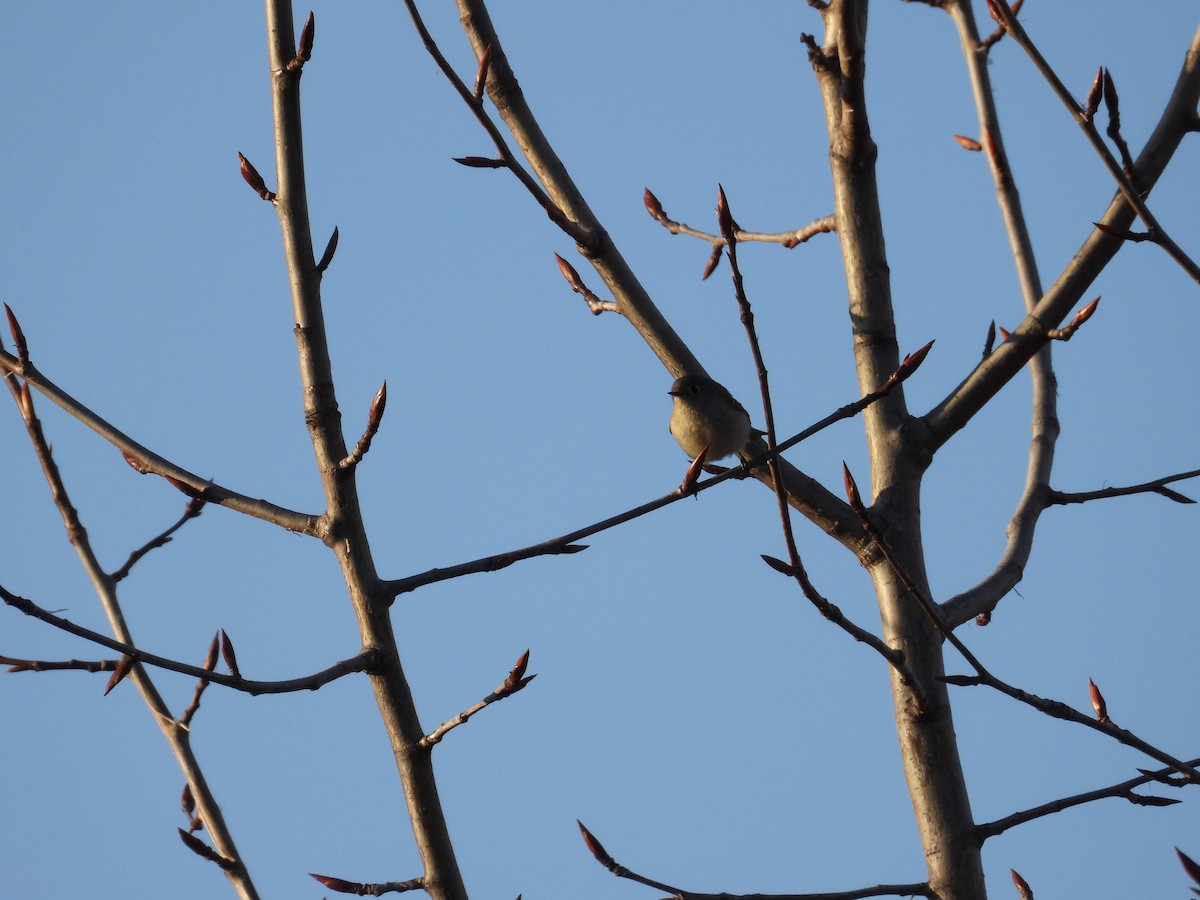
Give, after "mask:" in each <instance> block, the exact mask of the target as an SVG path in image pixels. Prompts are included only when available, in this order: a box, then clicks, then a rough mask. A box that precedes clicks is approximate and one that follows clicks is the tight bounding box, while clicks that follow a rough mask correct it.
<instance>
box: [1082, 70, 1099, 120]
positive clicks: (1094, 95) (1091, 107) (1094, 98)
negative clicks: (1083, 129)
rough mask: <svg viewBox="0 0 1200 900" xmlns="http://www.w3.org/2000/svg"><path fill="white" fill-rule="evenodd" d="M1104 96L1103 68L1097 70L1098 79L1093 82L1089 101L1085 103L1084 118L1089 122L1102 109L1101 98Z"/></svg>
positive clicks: (1088, 95) (1088, 94) (1088, 97)
mask: <svg viewBox="0 0 1200 900" xmlns="http://www.w3.org/2000/svg"><path fill="white" fill-rule="evenodd" d="M1103 94H1104V67H1103V66H1101V67H1100V68H1099V69H1097V70H1096V78H1095V79H1094V80H1093V81H1092V86H1091V87H1090V88H1088V92H1087V99H1085V100H1084V101H1083V117H1084V118H1085V119H1087V120H1088V121H1089V122H1090V121H1091V120H1092V116H1094V115H1096V110H1098V109H1099V108H1100V97H1101V96H1102V95H1103Z"/></svg>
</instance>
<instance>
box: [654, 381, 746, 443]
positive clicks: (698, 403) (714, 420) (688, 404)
mask: <svg viewBox="0 0 1200 900" xmlns="http://www.w3.org/2000/svg"><path fill="white" fill-rule="evenodd" d="M667 393H668V394H670V395H671V396H672V397H674V398H675V409H674V410H673V411H672V413H671V434H673V435H675V440H677V441H679V446H680V447H682V448H683V452H684V453H686V454H687V455H688V456H690V457H692V458H693V459H695V458H696V457H698V456H699V455H700V453H701V452H702V451H703V450H708V453H707V454H706V456H705V459H706V460H708V461H712V460H718V459H724V458H725V457H726V456H732V455H733V454H734V453H737V452H738V451H739V450H741V449H743V448H744V447H745V446H746V444H748V443H750V439H751V438H753V437H757V436H758V435H760V434H762V432H760V431H758V430H757V429H755V428H751V427H750V414H749V413H748V412H746V410H745V408H744V407H743V406H742V404H740V403H738V402H737V400H735V399H734V398H733V395H732V394H730V393H729V391H727V390H725V388H724V387H722V386H721V385H719V384H717V382H715V381H713V380H712V379H711V378H705V377H704V376H703V375H684V376H683V377H682V378H677V379H675V383H674V384H673V385H671V390H669V391H667Z"/></svg>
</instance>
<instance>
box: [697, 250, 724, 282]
mask: <svg viewBox="0 0 1200 900" xmlns="http://www.w3.org/2000/svg"><path fill="white" fill-rule="evenodd" d="M721 255H722V254H721V248H720V247H713V251H712V253H710V254H708V261H707V262H706V263H705V264H704V271H703V272H701V273H700V280H701V281H707V280H708V276H709V275H711V274H712V273H713V272H715V271H717V266H719V265H720V264H721Z"/></svg>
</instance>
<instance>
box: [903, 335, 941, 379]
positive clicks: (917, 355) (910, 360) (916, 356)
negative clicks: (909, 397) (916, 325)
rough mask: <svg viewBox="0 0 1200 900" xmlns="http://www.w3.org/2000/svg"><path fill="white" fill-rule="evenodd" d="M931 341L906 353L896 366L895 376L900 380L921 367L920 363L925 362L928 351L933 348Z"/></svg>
mask: <svg viewBox="0 0 1200 900" xmlns="http://www.w3.org/2000/svg"><path fill="white" fill-rule="evenodd" d="M933 344H934V342H933V341H930V342H929V343H928V344H926V345H925V346H924V347H921V348H920V349H919V350H915V351H914V352H912V353H909V354H907V355H906V356H905V357H904V360H903V361H902V362H901V363H900V365H899V366H897V367H896V377H897V379H898V380H900V381H905V380H907V379H908V377H909V376H910V375H912V373H913V372H915V371H917V369H919V368H921V363H923V362H925V357H927V356H928V355H929V351H930V350H932V349H933Z"/></svg>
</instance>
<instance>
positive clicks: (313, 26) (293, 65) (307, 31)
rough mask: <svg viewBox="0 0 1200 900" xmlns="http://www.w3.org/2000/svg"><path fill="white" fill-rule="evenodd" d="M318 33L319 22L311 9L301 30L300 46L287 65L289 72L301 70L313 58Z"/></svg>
mask: <svg viewBox="0 0 1200 900" xmlns="http://www.w3.org/2000/svg"><path fill="white" fill-rule="evenodd" d="M316 34H317V22H316V19H315V18H314V17H313V14H312V12H311V11H310V12H309V14H308V18H307V19H305V20H304V28H303V29H301V31H300V46H299V47H298V48H296V55H295V57H293V58H292V60H291V61H290V62H289V63H288V64H287V66H286V68H287V70H288V71H289V72H299V71H300V70H301V69H303V68H304V64H305V63H306V62H308V61H309V60H310V59H312V51H313V38H314V37H316Z"/></svg>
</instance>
